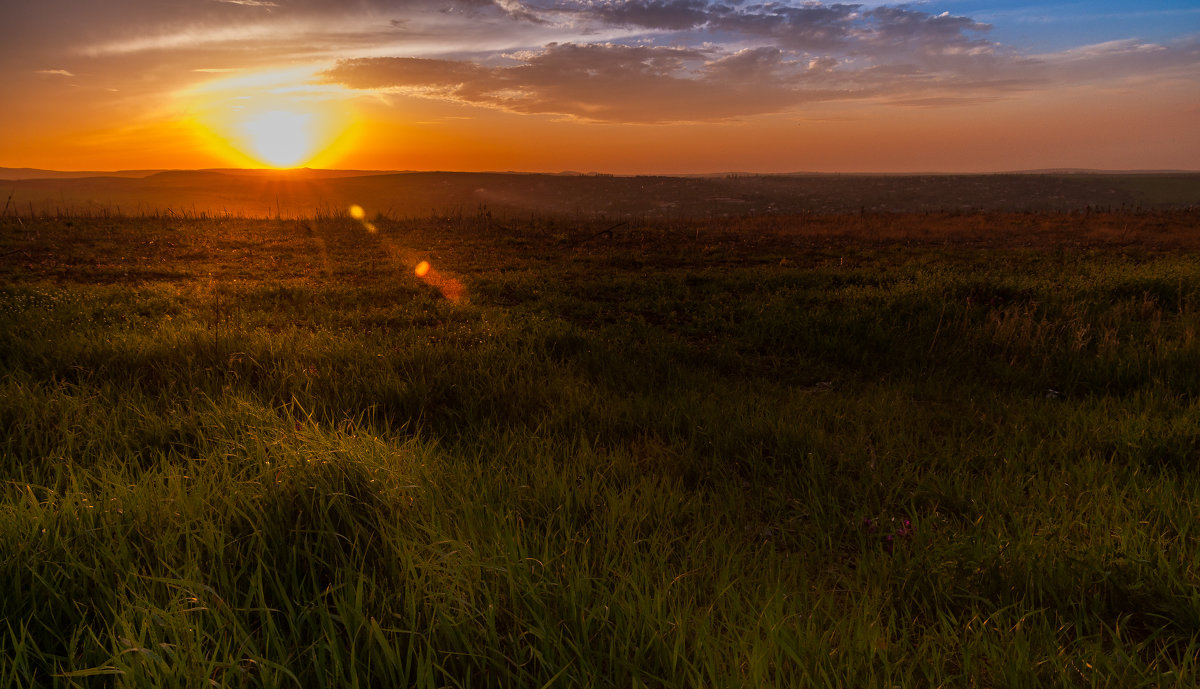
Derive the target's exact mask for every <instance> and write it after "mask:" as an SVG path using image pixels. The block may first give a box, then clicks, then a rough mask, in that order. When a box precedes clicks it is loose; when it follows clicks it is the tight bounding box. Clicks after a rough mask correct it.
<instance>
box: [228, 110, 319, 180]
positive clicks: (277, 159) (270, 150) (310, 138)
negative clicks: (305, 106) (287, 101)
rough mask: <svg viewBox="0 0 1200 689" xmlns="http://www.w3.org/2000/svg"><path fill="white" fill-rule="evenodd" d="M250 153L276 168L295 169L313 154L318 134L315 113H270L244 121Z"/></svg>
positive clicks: (243, 126) (273, 111)
mask: <svg viewBox="0 0 1200 689" xmlns="http://www.w3.org/2000/svg"><path fill="white" fill-rule="evenodd" d="M241 132H242V136H243V137H244V138H245V142H246V147H247V148H248V149H249V151H248V152H249V153H250V154H251V155H253V156H254V157H255V158H258V159H259V160H261V161H263V162H264V163H267V164H269V165H271V166H273V167H295V166H297V165H299V164H301V163H303V162H305V161H307V160H308V159H309V158H311V157H312V155H313V152H314V151H313V149H314V148H315V147H316V140H317V134H318V133H317V132H316V131H315V130H314V127H313V115H312V113H302V112H294V111H291V110H267V111H266V112H262V113H259V114H256V115H253V116H251V117H250V118H248V119H246V120H245V121H243V122H242V126H241Z"/></svg>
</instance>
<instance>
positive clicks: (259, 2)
mask: <svg viewBox="0 0 1200 689" xmlns="http://www.w3.org/2000/svg"><path fill="white" fill-rule="evenodd" d="M213 1H214V2H223V3H225V4H227V5H245V6H246V7H266V8H268V9H270V8H273V7H279V3H276V2H270V0H213Z"/></svg>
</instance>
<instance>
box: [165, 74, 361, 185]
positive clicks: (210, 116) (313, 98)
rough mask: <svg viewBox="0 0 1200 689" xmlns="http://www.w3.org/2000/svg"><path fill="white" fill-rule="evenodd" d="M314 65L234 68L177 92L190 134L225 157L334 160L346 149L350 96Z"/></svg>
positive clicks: (310, 162)
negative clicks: (259, 69) (230, 72)
mask: <svg viewBox="0 0 1200 689" xmlns="http://www.w3.org/2000/svg"><path fill="white" fill-rule="evenodd" d="M314 74H315V70H312V69H288V70H275V71H267V72H253V73H245V74H236V75H233V76H228V77H224V78H221V79H215V80H212V81H209V82H206V83H204V84H201V85H199V86H196V87H193V88H190V89H188V90H186V91H184V92H182V93H180V94H179V97H180V100H181V101H182V102H183V103H184V105H185V107H186V108H187V109H188V111H189V112H190V114H191V124H192V125H193V130H194V131H195V132H196V134H197V135H198V136H199V137H200V138H201V139H202V140H203V141H204V144H205V146H206V147H207V148H209V149H210V150H211V151H212V152H214V153H217V154H218V155H220V156H221V157H223V158H225V159H226V160H228V161H229V162H230V163H232V164H235V165H241V166H250V167H273V168H293V167H300V166H317V167H320V166H324V165H330V164H333V163H335V162H336V161H337V160H338V159H339V158H341V156H342V155H343V154H344V153H345V152H346V151H348V150H350V149H352V148H353V144H354V140H355V138H356V128H357V127H356V119H357V118H356V117H355V115H354V113H353V111H352V108H351V107H350V104H349V98H350V96H349V95H348V94H347V92H346V91H345V90H344V89H342V88H340V87H337V86H331V85H329V84H322V83H319V82H318V81H317V80H316V79H315V78H314Z"/></svg>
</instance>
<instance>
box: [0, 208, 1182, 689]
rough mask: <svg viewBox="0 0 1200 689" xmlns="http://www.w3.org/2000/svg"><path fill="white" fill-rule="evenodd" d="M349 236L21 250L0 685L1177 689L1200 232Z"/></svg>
mask: <svg viewBox="0 0 1200 689" xmlns="http://www.w3.org/2000/svg"><path fill="white" fill-rule="evenodd" d="M30 216H34V217H30ZM367 216H368V218H369V219H368V218H364V219H362V220H355V219H353V218H350V217H343V216H340V215H329V216H323V217H320V218H315V219H292V220H288V219H253V218H238V217H228V218H226V217H222V218H214V217H191V218H184V217H174V216H158V217H145V218H130V217H117V216H115V215H114V216H109V217H101V216H92V217H84V216H70V215H62V216H57V217H56V216H53V215H35V214H33V213H32V212H31V213H30V215H27V216H26V217H22V218H17V217H13V216H11V215H8V216H7V217H4V218H0V619H2V620H3V624H2V625H0V659H3V662H0V686H6V687H7V686H11V687H45V686H54V687H93V686H113V687H198V686H206V685H207V686H230V687H254V686H263V687H287V686H296V687H331V688H332V687H339V688H340V687H400V686H414V687H444V686H445V687H486V686H494V687H501V686H502V687H602V686H613V687H864V688H868V687H896V686H901V687H939V686H940V687H1092V686H1111V687H1189V686H1196V684H1197V682H1198V681H1200V679H1198V678H1200V500H1198V496H1200V340H1198V337H1200V211H1197V210H1195V209H1190V210H1189V209H1179V210H1153V211H1143V212H1133V211H1132V210H1127V211H1125V212H1119V211H1115V210H1114V211H1106V212H1093V211H1091V210H1088V211H1083V210H1081V211H1079V212H1024V213H1018V212H1000V211H995V212H962V213H959V212H927V213H871V212H858V213H844V214H837V213H829V214H817V215H814V214H774V215H745V216H734V217H724V218H716V217H710V218H645V217H630V218H626V219H623V220H614V219H611V218H610V219H600V218H597V217H595V216H592V215H586V216H584V215H580V216H577V217H573V216H570V215H534V214H523V215H513V216H510V217H499V216H496V217H493V215H492V214H491V213H484V212H480V213H457V214H448V215H433V216H430V217H420V218H415V217H414V218H409V219H404V218H395V217H388V216H384V215H378V216H376V215H374V213H373V211H371V210H368V213H367ZM421 261H425V262H428V264H429V266H431V269H430V270H429V272H428V273H426V274H425V275H423V276H418V275H416V274H415V272H414V267H415V266H416V265H417V264H418V263H419V262H421Z"/></svg>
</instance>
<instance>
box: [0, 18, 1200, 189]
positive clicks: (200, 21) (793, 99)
mask: <svg viewBox="0 0 1200 689" xmlns="http://www.w3.org/2000/svg"><path fill="white" fill-rule="evenodd" d="M0 75H3V77H2V78H3V80H4V81H3V87H4V88H3V90H2V91H0V94H2V95H0V106H2V107H0V166H3V167H36V168H49V169H59V170H126V169H161V168H170V169H192V168H213V167H292V166H310V167H324V168H342V169H378V170H498V171H508V170H512V171H526V172H560V171H568V170H572V171H581V172H606V173H615V174H692V173H720V172H734V171H737V172H798V171H816V172H997V171H1010V170H1034V169H1048V168H1092V169H1121V170H1128V169H1152V170H1159V169H1200V126H1198V125H1200V3H1197V2H1195V0H1186V1H1185V0H1178V1H1173V2H1150V1H1147V2H1112V1H1099V2H1042V3H1033V2H1022V1H1017V2H999V1H996V0H928V1H924V2H919V1H918V2H908V3H891V2H851V3H832V2H805V1H786V0H781V1H776V2H762V1H759V0H716V1H711V2H710V1H708V0H629V1H625V2H622V1H618V0H450V1H449V2H433V1H432V0H403V1H397V0H105V1H104V2H96V1H95V0H0Z"/></svg>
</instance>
